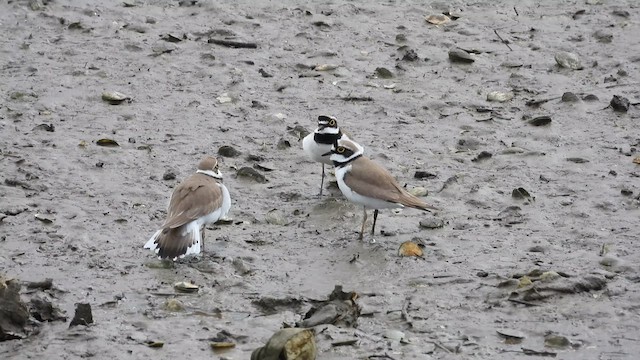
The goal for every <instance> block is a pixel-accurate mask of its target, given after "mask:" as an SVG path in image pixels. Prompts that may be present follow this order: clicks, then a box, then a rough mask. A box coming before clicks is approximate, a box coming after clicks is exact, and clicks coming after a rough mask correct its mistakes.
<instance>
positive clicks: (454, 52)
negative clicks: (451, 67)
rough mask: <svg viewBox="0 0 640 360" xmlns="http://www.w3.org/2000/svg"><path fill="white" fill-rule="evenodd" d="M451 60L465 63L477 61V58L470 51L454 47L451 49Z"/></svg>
mask: <svg viewBox="0 0 640 360" xmlns="http://www.w3.org/2000/svg"><path fill="white" fill-rule="evenodd" d="M449 60H451V62H457V63H465V64H470V63H472V62H474V61H476V59H474V58H473V57H472V56H471V54H469V52H467V51H466V50H463V49H460V48H457V47H454V48H453V49H451V50H449Z"/></svg>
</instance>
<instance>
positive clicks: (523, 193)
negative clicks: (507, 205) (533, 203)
mask: <svg viewBox="0 0 640 360" xmlns="http://www.w3.org/2000/svg"><path fill="white" fill-rule="evenodd" d="M511 197H513V198H514V199H530V198H531V194H529V192H528V191H527V190H526V189H525V188H521V187H519V188H516V189H513V191H512V192H511Z"/></svg>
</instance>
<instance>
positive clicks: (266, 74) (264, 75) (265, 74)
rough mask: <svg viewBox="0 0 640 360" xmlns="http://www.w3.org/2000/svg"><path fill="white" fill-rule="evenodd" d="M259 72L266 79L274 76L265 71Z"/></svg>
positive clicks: (260, 70)
mask: <svg viewBox="0 0 640 360" xmlns="http://www.w3.org/2000/svg"><path fill="white" fill-rule="evenodd" d="M258 72H259V73H260V75H262V77H264V78H270V77H273V75H271V74H269V73H268V72H266V71H265V70H264V69H259V70H258Z"/></svg>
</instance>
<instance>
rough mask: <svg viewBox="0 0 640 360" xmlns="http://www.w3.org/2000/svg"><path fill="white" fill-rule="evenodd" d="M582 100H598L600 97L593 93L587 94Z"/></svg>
mask: <svg viewBox="0 0 640 360" xmlns="http://www.w3.org/2000/svg"><path fill="white" fill-rule="evenodd" d="M582 100H584V101H598V100H600V99H599V98H598V97H597V96H595V95H593V94H587V95H585V96H584V97H583V98H582Z"/></svg>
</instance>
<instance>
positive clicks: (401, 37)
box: [396, 34, 407, 42]
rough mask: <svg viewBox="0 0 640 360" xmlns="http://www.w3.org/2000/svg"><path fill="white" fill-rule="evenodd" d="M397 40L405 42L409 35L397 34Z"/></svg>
mask: <svg viewBox="0 0 640 360" xmlns="http://www.w3.org/2000/svg"><path fill="white" fill-rule="evenodd" d="M396 41H397V42H405V41H407V35H405V34H398V35H396Z"/></svg>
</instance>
